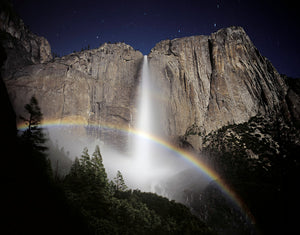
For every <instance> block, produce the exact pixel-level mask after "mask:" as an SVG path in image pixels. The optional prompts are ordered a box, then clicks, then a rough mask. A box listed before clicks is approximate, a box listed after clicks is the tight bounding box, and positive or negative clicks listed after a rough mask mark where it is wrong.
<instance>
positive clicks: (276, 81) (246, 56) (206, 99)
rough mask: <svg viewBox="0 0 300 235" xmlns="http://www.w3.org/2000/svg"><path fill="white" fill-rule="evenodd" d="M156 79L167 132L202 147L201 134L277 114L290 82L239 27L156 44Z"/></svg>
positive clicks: (152, 55)
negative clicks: (254, 118)
mask: <svg viewBox="0 0 300 235" xmlns="http://www.w3.org/2000/svg"><path fill="white" fill-rule="evenodd" d="M149 58H150V59H149V63H150V67H151V70H152V71H153V74H154V75H153V77H154V78H155V79H157V83H161V85H160V87H164V89H163V94H164V97H165V99H164V100H165V107H166V108H165V109H163V110H165V111H166V117H168V118H167V119H166V123H165V125H164V126H165V128H166V129H165V132H167V135H168V136H171V137H174V138H177V137H178V136H184V135H185V134H188V132H193V133H194V135H189V137H188V140H187V141H188V142H190V143H191V144H192V145H193V146H194V147H195V148H201V140H202V136H204V135H206V134H208V133H210V132H211V131H214V130H217V129H219V128H221V127H222V126H225V125H229V124H239V123H243V122H246V121H248V120H249V119H250V118H251V117H253V116H256V115H258V114H260V115H274V114H275V113H277V112H279V111H280V109H281V108H282V105H283V103H284V100H285V96H286V94H287V85H286V83H285V81H284V79H283V78H282V77H281V76H280V75H279V74H278V72H277V71H276V69H275V68H274V67H273V66H272V64H271V63H270V61H268V59H266V58H265V57H263V56H261V55H260V53H259V52H258V50H257V49H256V48H255V46H254V45H253V43H252V42H251V40H250V39H249V37H248V36H247V34H246V33H245V31H244V30H243V29H242V28H241V27H230V28H226V29H221V30H219V31H217V32H215V33H213V34H212V35H210V36H193V37H187V38H179V39H174V40H166V41H162V42H160V43H158V44H157V45H156V46H155V47H154V48H153V49H152V50H151V53H150V54H149Z"/></svg>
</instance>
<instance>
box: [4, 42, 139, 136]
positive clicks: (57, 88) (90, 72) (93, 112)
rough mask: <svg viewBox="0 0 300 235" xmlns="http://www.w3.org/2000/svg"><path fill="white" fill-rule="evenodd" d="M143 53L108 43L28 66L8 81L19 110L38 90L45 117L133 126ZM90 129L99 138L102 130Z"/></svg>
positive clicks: (93, 123) (94, 124) (121, 45)
mask: <svg viewBox="0 0 300 235" xmlns="http://www.w3.org/2000/svg"><path fill="white" fill-rule="evenodd" d="M142 58H143V55H142V54H141V53H140V52H138V51H135V50H134V49H133V48H132V47H130V46H128V45H126V44H124V43H117V44H104V45H102V46H101V47H99V48H98V49H94V50H89V51H83V52H78V53H73V54H70V55H68V56H65V57H62V58H56V59H55V61H54V62H52V63H47V64H36V65H29V66H25V67H24V68H22V69H19V70H18V71H16V72H15V73H14V76H11V77H6V86H7V88H8V90H9V93H10V97H11V100H12V103H13V105H14V107H15V109H16V112H17V114H20V113H22V112H23V107H24V105H25V104H26V103H27V102H28V100H29V99H30V97H31V96H32V95H35V96H36V98H37V99H38V101H39V103H40V106H41V107H42V111H43V114H44V117H45V119H46V120H60V121H61V122H70V123H72V122H73V123H81V124H85V125H86V126H107V125H113V126H117V127H129V126H130V124H131V121H132V116H133V112H134V111H135V108H134V107H135V104H134V102H133V101H134V96H135V91H136V89H135V88H136V83H137V82H138V72H139V67H140V66H139V65H140V63H141V62H142ZM89 132H90V134H92V135H96V136H97V137H100V136H99V133H100V132H99V130H98V132H99V133H98V134H97V133H96V132H95V131H94V130H93V128H89ZM102 135H103V136H105V133H102ZM107 137H108V136H107ZM112 139H113V140H115V141H117V140H116V139H114V138H112Z"/></svg>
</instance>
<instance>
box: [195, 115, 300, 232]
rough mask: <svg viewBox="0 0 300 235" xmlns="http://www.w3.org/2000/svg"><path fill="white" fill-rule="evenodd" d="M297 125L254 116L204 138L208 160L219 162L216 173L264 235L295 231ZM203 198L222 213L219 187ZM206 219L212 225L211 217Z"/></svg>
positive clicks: (299, 135) (298, 173) (298, 172)
mask: <svg viewBox="0 0 300 235" xmlns="http://www.w3.org/2000/svg"><path fill="white" fill-rule="evenodd" d="M295 124H296V123H294V122H288V121H286V120H284V119H282V118H280V117H275V118H274V117H272V118H266V117H253V118H252V119H250V120H249V121H248V122H247V123H242V124H239V125H229V126H226V127H223V128H221V129H219V130H217V131H215V132H212V133H210V134H209V135H206V136H205V138H204V153H205V154H206V157H207V158H209V159H210V161H212V162H214V163H217V164H215V165H214V167H215V170H216V171H217V172H219V174H220V175H222V177H224V179H225V180H226V181H227V182H228V183H229V184H230V185H231V188H233V189H234V190H235V191H236V192H237V193H238V194H239V195H240V196H241V198H242V199H243V201H244V202H245V204H246V205H247V206H248V207H249V209H250V211H251V212H252V214H253V215H254V217H255V219H256V223H257V227H258V228H259V229H260V231H261V232H262V233H263V234H275V233H282V234H283V233H284V234H286V233H289V232H291V233H292V232H294V231H295V229H296V227H297V219H296V218H297V216H296V215H297V213H298V211H299V201H298V200H299V196H300V195H299V190H298V187H297V185H298V184H299V182H298V180H299V178H300V162H299V152H300V145H299V142H298V140H299V139H300V133H299V128H297V126H296V125H295ZM202 196H203V200H204V201H205V205H206V206H209V205H211V210H213V208H215V209H218V210H219V211H221V210H222V206H224V205H219V206H218V205H217V204H216V203H215V200H216V196H217V193H216V188H215V187H210V188H207V190H206V192H205V193H204V194H203V195H202ZM195 206H196V205H195ZM198 210H203V206H200V208H198ZM209 214H210V215H213V213H209ZM224 216H225V215H224ZM209 220H211V221H209ZM205 221H206V222H207V223H208V225H210V224H212V223H214V221H213V216H212V217H211V218H210V219H208V220H205Z"/></svg>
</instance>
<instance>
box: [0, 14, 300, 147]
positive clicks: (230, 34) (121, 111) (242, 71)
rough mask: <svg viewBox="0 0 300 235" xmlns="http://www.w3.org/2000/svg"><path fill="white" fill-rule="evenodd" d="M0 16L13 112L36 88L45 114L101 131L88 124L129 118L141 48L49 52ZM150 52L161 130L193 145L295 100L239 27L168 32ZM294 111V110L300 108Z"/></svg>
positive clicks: (128, 122)
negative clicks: (203, 33)
mask: <svg viewBox="0 0 300 235" xmlns="http://www.w3.org/2000/svg"><path fill="white" fill-rule="evenodd" d="M0 17H1V21H0V29H1V35H2V36H3V37H1V38H2V39H1V44H2V45H3V47H4V49H5V51H6V54H7V60H6V62H5V64H4V66H3V67H2V76H3V78H4V80H5V83H6V86H7V89H8V92H9V94H10V98H11V100H12V103H13V105H14V107H15V110H16V113H17V115H19V114H21V113H22V112H23V107H24V104H25V103H27V102H28V101H29V99H30V97H31V96H32V95H35V96H36V97H37V99H38V100H39V102H40V105H41V108H42V110H43V113H44V116H45V119H47V120H54V119H56V120H60V121H62V122H63V121H69V122H81V123H84V124H86V125H87V126H88V131H89V132H90V134H92V135H96V136H98V137H99V135H100V136H105V131H104V132H103V133H102V134H99V133H100V132H99V131H98V130H94V128H92V126H103V125H115V126H123V127H124V126H125V127H130V126H132V125H134V123H135V120H134V117H135V112H136V110H135V106H136V101H135V97H136V92H137V86H138V83H139V72H140V68H141V63H142V58H143V55H142V53H140V52H139V51H136V50H134V49H133V48H132V47H131V46H129V45H126V44H124V43H116V44H103V45H102V46H101V47H99V48H97V49H93V50H86V51H83V52H77V53H73V54H70V55H67V56H64V57H62V58H55V59H52V57H51V50H50V45H49V43H48V41H47V40H46V39H44V38H42V37H38V36H36V35H34V34H32V33H31V32H30V31H29V30H28V29H27V28H26V27H25V26H24V23H23V21H22V20H21V19H19V18H18V17H15V16H14V15H13V14H12V13H10V11H2V12H1V14H0ZM148 57H149V67H150V71H151V73H152V76H151V77H152V79H154V81H155V84H156V87H157V94H158V95H159V96H160V98H159V99H158V101H157V106H156V107H157V109H158V110H160V111H161V112H163V114H162V117H164V118H163V125H162V126H163V127H164V130H163V132H164V134H165V135H166V136H168V137H170V139H171V140H174V141H178V140H184V141H185V142H186V143H187V144H188V145H189V146H191V147H193V148H194V149H201V148H202V139H203V137H204V136H205V135H207V134H208V133H210V132H212V131H214V130H217V129H219V128H221V127H222V126H224V125H228V124H239V123H243V122H246V121H248V120H249V119H250V118H251V117H253V116H256V115H258V114H259V115H261V116H263V115H267V116H272V115H273V114H275V113H278V112H280V110H281V109H282V107H283V106H284V105H285V106H286V110H287V113H288V114H289V115H290V112H289V108H288V106H289V105H290V104H289V103H292V102H293V104H292V106H295V104H296V103H297V101H296V103H295V101H292V100H293V99H288V100H287V101H288V102H287V101H286V100H285V96H286V95H287V93H288V86H287V84H286V82H285V80H284V79H283V78H282V77H281V76H280V75H279V74H278V73H277V71H276V69H275V68H274V67H273V66H272V64H271V63H270V62H269V61H268V60H267V59H266V58H264V57H263V56H261V55H260V53H259V52H258V50H257V49H256V48H255V47H254V45H253V44H252V42H251V40H250V39H249V37H248V36H247V34H246V33H245V31H244V30H243V29H242V28H241V27H230V28H226V29H221V30H219V31H217V32H216V33H213V34H212V35H210V36H193V37H186V38H180V39H174V40H165V41H162V42H159V43H158V44H157V45H156V46H155V47H154V48H153V49H152V50H151V53H150V54H149V56H148ZM290 93H291V92H289V94H290ZM161 94H163V95H161ZM288 97H293V94H292V93H291V94H290V95H289V96H288ZM297 97H298V96H297ZM298 98H299V97H298ZM290 106H291V105H290ZM292 111H293V113H292V114H291V116H297V115H298V113H299V112H298V109H297V108H294V109H293V110H292ZM298 116H299V115H298ZM182 138H183V139H182ZM112 139H114V138H112ZM181 142H182V141H181Z"/></svg>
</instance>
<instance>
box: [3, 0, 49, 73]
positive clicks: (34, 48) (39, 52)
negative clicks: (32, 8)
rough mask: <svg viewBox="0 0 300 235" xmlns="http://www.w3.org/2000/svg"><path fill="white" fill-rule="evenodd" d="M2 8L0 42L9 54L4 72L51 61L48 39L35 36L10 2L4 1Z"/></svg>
mask: <svg viewBox="0 0 300 235" xmlns="http://www.w3.org/2000/svg"><path fill="white" fill-rule="evenodd" d="M1 8H2V9H1V10H0V32H1V37H0V42H1V44H2V45H3V46H4V48H5V51H6V54H7V60H6V62H5V64H4V69H3V72H4V73H9V72H13V71H14V70H15V69H17V68H22V67H24V66H25V65H28V64H39V63H45V62H49V61H51V59H52V55H51V47H50V44H49V42H48V41H47V39H45V38H44V37H41V36H37V35H35V34H33V33H32V32H31V31H30V30H29V29H28V27H26V26H25V24H24V22H23V20H22V19H20V18H19V17H18V16H17V14H16V13H15V12H14V11H13V9H12V6H11V4H10V2H9V1H5V0H4V1H3V2H2V3H1ZM6 75H8V74H6ZM6 75H5V76H6Z"/></svg>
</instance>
